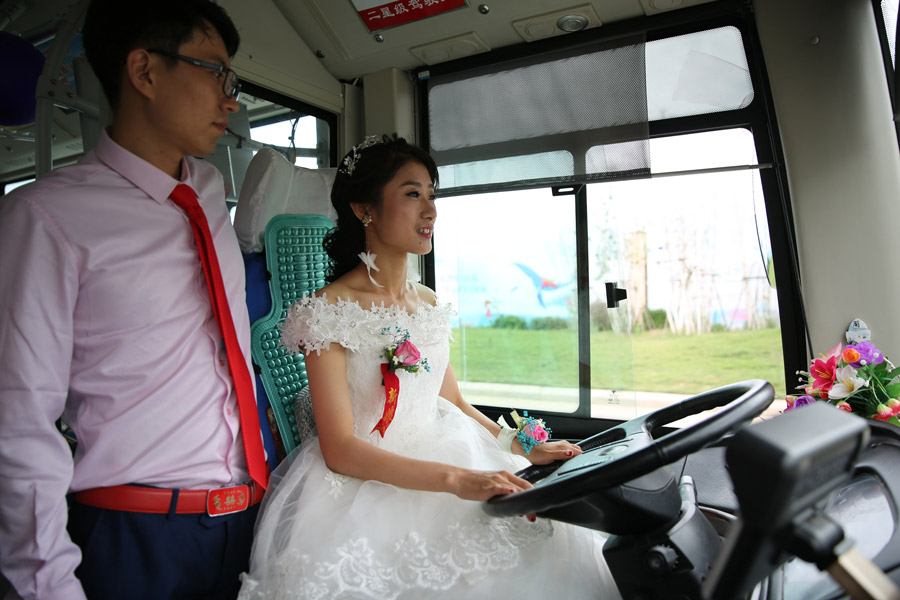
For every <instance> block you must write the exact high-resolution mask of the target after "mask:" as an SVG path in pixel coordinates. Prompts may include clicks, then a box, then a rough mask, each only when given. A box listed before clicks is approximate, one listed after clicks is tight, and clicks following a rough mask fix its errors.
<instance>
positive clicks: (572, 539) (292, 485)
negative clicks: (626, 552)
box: [239, 298, 619, 600]
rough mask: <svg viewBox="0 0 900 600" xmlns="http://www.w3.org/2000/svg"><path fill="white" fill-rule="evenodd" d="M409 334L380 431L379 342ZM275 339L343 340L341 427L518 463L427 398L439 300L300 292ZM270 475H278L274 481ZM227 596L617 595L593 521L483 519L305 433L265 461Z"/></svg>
mask: <svg viewBox="0 0 900 600" xmlns="http://www.w3.org/2000/svg"><path fill="white" fill-rule="evenodd" d="M407 331H408V332H409V339H410V341H411V342H412V343H413V344H415V345H416V346H417V347H418V349H419V351H420V352H421V356H422V358H423V359H425V358H427V360H428V364H429V367H430V370H429V371H428V372H424V371H422V372H420V373H418V374H412V373H408V372H406V371H402V370H398V371H396V373H397V375H398V376H399V380H400V394H399V400H398V406H397V411H396V415H395V416H394V419H393V421H392V422H391V423H390V426H389V427H388V429H387V431H386V432H385V435H384V438H383V439H382V437H381V435H380V434H379V433H377V432H375V433H370V432H371V431H372V428H373V427H374V426H375V424H376V423H377V422H378V420H379V419H380V418H381V416H382V411H383V409H384V387H382V384H381V370H380V365H381V363H382V362H384V358H383V356H384V354H383V353H384V349H385V347H386V346H387V345H388V344H390V343H392V342H394V341H396V338H397V335H398V334H402V333H403V332H407ZM283 334H284V336H283V337H284V342H285V345H286V346H287V347H289V348H292V349H297V348H298V345H299V344H300V343H301V342H302V344H303V347H304V348H305V349H306V351H307V352H310V351H317V350H320V349H327V348H328V347H329V345H330V344H332V343H336V344H340V345H341V346H343V347H344V348H345V349H346V350H347V353H346V356H347V381H348V383H349V388H350V396H351V399H352V404H353V417H354V423H355V425H354V432H355V435H356V436H357V437H359V438H361V439H363V440H366V441H368V442H369V443H371V444H373V445H375V446H379V447H381V448H383V449H385V450H390V451H391V452H396V453H397V454H402V455H405V456H411V457H414V458H417V459H422V460H430V461H439V462H443V463H449V464H454V465H458V466H461V467H466V468H473V469H489V470H498V469H507V470H509V471H513V472H515V471H517V470H519V469H521V468H523V467H525V466H528V462H527V461H526V460H525V459H524V458H522V457H519V456H514V455H512V454H509V453H508V452H505V451H504V450H502V449H501V448H500V446H499V444H498V442H497V440H496V439H495V438H494V437H493V436H492V435H491V434H490V433H489V432H488V431H487V430H485V429H484V427H482V426H481V425H479V424H478V423H476V422H475V421H474V420H473V419H471V418H470V417H468V416H466V415H465V414H463V413H462V412H461V411H460V410H459V409H458V408H457V407H456V406H455V405H454V404H452V403H450V402H449V401H447V400H445V399H444V398H441V397H440V396H439V395H438V392H439V390H440V388H441V382H442V379H443V375H444V371H445V369H446V366H447V362H448V360H449V339H450V308H449V307H434V306H430V305H427V304H426V305H423V306H422V307H420V308H419V310H418V312H417V313H416V314H413V315H409V314H407V313H406V311H405V310H402V309H398V308H396V307H391V308H384V307H375V306H373V307H372V308H371V309H370V310H364V309H363V308H361V307H360V306H359V304H356V303H350V302H345V301H342V300H339V301H338V303H337V304H328V303H327V302H326V301H325V300H324V299H323V298H303V299H302V300H301V301H300V302H298V303H297V304H296V305H294V306H293V307H292V308H291V310H290V311H289V313H288V317H287V321H286V323H285V325H284V329H283ZM279 479H280V480H279ZM272 481H273V483H275V485H274V487H272V486H270V491H269V493H268V496H267V497H266V499H265V500H264V502H263V505H262V510H261V512H260V517H259V520H258V522H257V532H256V538H255V541H254V544H253V551H252V556H251V563H250V572H249V573H248V574H245V575H244V585H243V587H242V589H241V593H240V596H239V598H240V599H242V600H250V599H257V598H266V599H288V598H291V599H294V598H297V599H300V598H303V599H307V598H308V599H313V598H315V599H326V598H372V599H378V600H392V599H395V598H403V599H421V598H448V599H449V598H453V599H454V600H459V599H460V598H464V599H466V600H475V599H480V598H485V599H490V600H508V599H518V600H528V599H530V598H542V597H551V598H558V599H560V600H562V599H566V600H572V599H578V598H584V599H590V600H597V599H598V598H619V593H618V591H617V590H616V588H615V584H614V583H613V580H612V576H611V575H610V573H609V570H608V568H607V567H606V563H605V562H604V560H603V556H602V553H601V549H602V543H603V538H602V536H601V535H600V534H599V533H597V532H594V531H591V530H588V529H584V528H579V527H574V526H571V525H566V524H562V523H559V522H553V521H549V520H545V519H538V521H537V522H536V523H530V522H528V520H526V519H525V518H522V517H511V518H502V519H501V518H493V517H489V516H488V515H487V514H486V513H484V511H483V510H482V508H481V504H480V503H479V502H472V501H467V500H462V499H460V498H458V497H456V496H454V495H452V494H448V493H438V492H421V491H414V490H407V489H403V488H398V487H395V486H392V485H388V484H384V483H381V482H378V481H361V480H358V479H353V478H349V477H346V476H343V475H340V474H338V473H334V472H332V471H330V470H329V469H328V468H327V467H326V466H325V462H324V460H323V459H322V453H321V451H320V449H319V444H318V439H317V438H312V439H309V440H307V441H305V442H304V443H303V444H302V445H301V446H300V448H298V449H297V450H296V451H295V452H294V453H292V454H291V456H289V457H288V460H285V461H284V462H283V463H282V465H280V466H279V468H278V469H276V471H275V472H274V473H273V478H272Z"/></svg>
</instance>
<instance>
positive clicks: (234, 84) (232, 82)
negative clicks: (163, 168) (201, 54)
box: [147, 48, 241, 100]
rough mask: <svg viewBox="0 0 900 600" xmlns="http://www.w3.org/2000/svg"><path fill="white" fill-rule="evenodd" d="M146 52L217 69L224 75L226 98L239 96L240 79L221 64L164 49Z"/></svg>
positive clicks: (223, 82) (223, 88)
mask: <svg viewBox="0 0 900 600" xmlns="http://www.w3.org/2000/svg"><path fill="white" fill-rule="evenodd" d="M147 52H153V53H154V54H161V55H163V56H168V57H169V58H177V59H178V60H183V61H184V62H186V63H190V64H192V65H194V66H195V67H203V68H204V69H212V70H213V71H218V72H219V73H221V74H223V75H225V79H223V80H222V91H223V92H225V96H226V97H227V98H234V99H235V100H237V99H238V96H240V94H241V82H240V80H238V76H237V74H236V73H235V72H234V71H232V70H231V69H229V68H228V67H223V66H222V65H217V64H215V63H211V62H206V61H205V60H199V59H196V58H191V57H190V56H182V55H181V54H175V53H174V52H166V51H165V50H156V49H153V48H147Z"/></svg>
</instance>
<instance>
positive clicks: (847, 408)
mask: <svg viewBox="0 0 900 600" xmlns="http://www.w3.org/2000/svg"><path fill="white" fill-rule="evenodd" d="M835 406H837V407H838V408H839V409H841V410H843V411H846V412H848V413H852V412H853V408H852V407H851V406H850V405H849V404H848V403H846V402H844V401H843V400H842V401H841V402H838V403H837V404H835Z"/></svg>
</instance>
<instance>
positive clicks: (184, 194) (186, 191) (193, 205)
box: [170, 183, 266, 489]
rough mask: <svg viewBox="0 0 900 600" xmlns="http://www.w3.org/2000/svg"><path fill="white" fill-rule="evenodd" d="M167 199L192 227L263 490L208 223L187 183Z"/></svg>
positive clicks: (259, 452) (252, 411)
mask: <svg viewBox="0 0 900 600" xmlns="http://www.w3.org/2000/svg"><path fill="white" fill-rule="evenodd" d="M170 198H172V201H173V202H174V203H175V204H176V205H177V206H179V207H181V209H182V210H184V212H186V213H187V216H188V218H189V219H190V221H191V229H193V231H194V239H195V240H196V241H197V251H198V252H199V253H200V263H201V264H202V265H203V274H204V275H206V284H207V286H208V287H209V296H210V299H211V300H212V309H213V314H214V315H215V317H216V321H218V323H219V329H220V330H221V331H222V337H223V338H224V339H225V353H226V354H227V355H228V368H229V369H230V370H231V377H232V379H234V390H235V393H236V394H237V401H238V411H239V412H240V419H241V437H242V438H243V440H244V451H245V452H246V454H247V471H248V472H249V473H250V478H251V479H252V480H253V481H255V482H256V483H258V484H259V485H261V486H262V487H263V489H265V487H266V457H265V452H264V451H263V445H262V433H261V432H260V429H259V414H258V413H257V412H256V401H255V399H254V397H253V384H252V383H251V381H250V371H249V370H248V369H247V363H246V362H245V361H244V354H243V353H242V352H241V347H240V344H238V339H237V333H235V330H234V320H233V319H232V318H231V309H230V308H228V298H227V297H226V296H225V284H224V283H223V282H222V271H221V270H220V269H219V259H218V258H217V257H216V247H215V246H214V245H213V239H212V234H210V232H209V223H207V221H206V215H205V214H204V213H203V209H201V208H200V204H199V203H198V202H197V194H196V193H194V190H192V189H191V188H190V187H189V186H187V185H185V184H183V183H180V184H178V185H177V186H175V189H174V190H172V194H171V196H170Z"/></svg>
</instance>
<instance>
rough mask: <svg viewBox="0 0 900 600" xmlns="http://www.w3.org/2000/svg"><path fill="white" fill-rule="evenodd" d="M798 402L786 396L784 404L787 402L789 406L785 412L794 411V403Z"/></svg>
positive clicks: (785, 408)
mask: <svg viewBox="0 0 900 600" xmlns="http://www.w3.org/2000/svg"><path fill="white" fill-rule="evenodd" d="M796 400H797V399H796V398H794V397H793V396H785V397H784V402H785V404H787V406H785V407H784V410H794V402H795V401H796Z"/></svg>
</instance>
